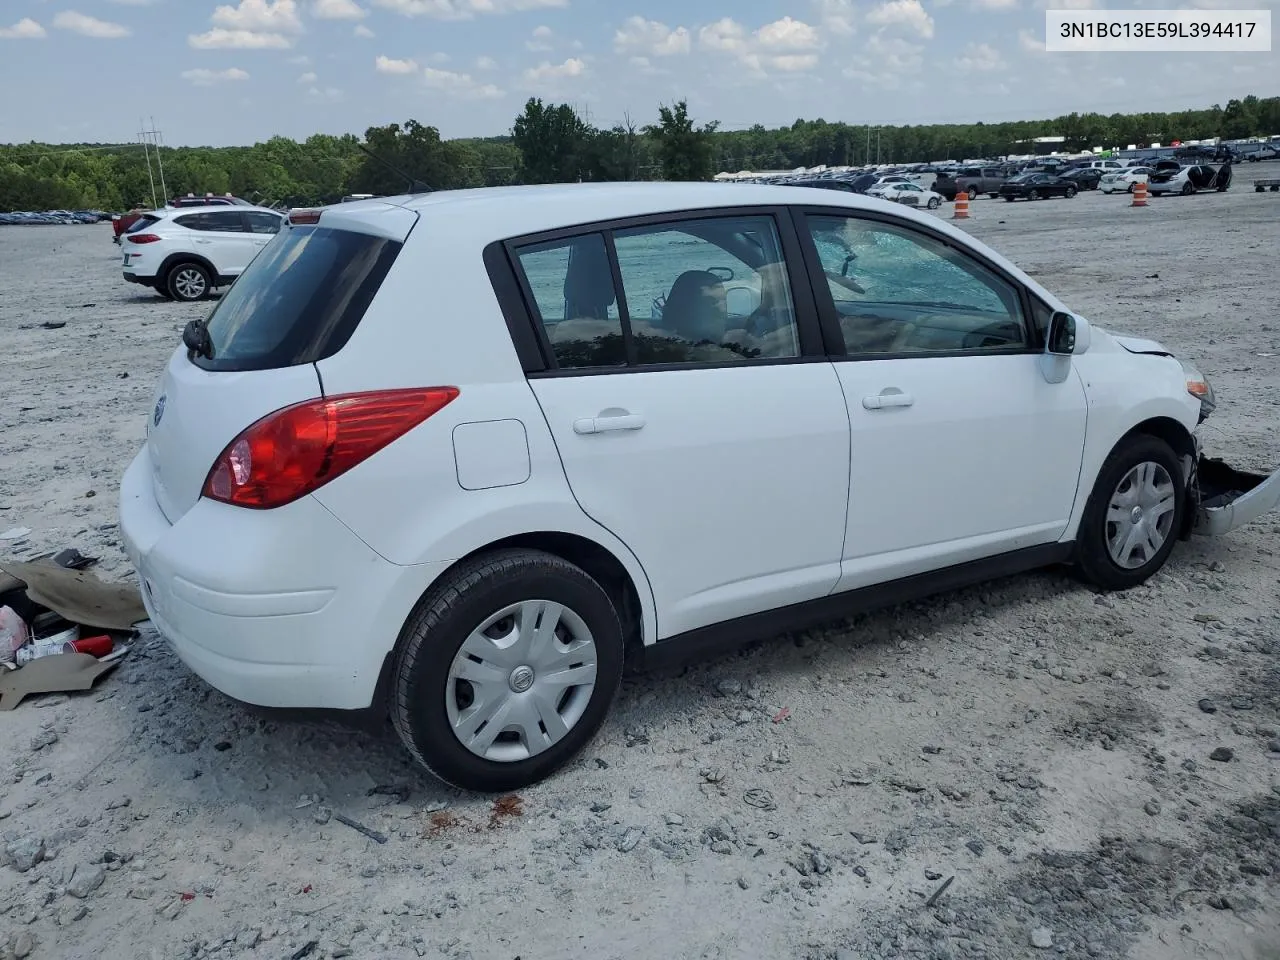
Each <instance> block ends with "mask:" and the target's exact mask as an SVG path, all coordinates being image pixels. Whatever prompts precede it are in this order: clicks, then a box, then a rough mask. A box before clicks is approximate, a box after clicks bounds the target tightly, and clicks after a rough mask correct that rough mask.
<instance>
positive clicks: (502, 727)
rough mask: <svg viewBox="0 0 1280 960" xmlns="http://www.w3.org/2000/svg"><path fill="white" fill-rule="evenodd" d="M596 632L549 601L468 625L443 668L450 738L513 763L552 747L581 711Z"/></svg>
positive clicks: (592, 674) (590, 688)
mask: <svg viewBox="0 0 1280 960" xmlns="http://www.w3.org/2000/svg"><path fill="white" fill-rule="evenodd" d="M596 665H597V653H596V644H595V638H594V637H592V635H591V631H590V630H589V629H588V628H587V625H586V623H585V622H584V621H583V619H582V618H581V617H580V616H579V615H578V614H577V613H575V612H574V611H573V610H572V609H570V608H569V607H566V606H565V605H563V604H560V603H556V602H555V601H552V600H524V601H521V602H520V603H514V604H511V605H510V606H507V607H504V608H503V609H501V610H499V611H497V612H496V613H494V614H492V615H491V616H489V617H487V618H486V619H485V620H484V621H483V622H481V624H480V625H479V626H478V627H476V629H474V630H472V631H471V633H470V634H468V635H467V638H466V639H465V640H463V642H462V646H461V647H460V648H459V649H458V652H457V654H455V656H454V658H453V663H452V664H451V666H450V668H449V675H448V678H447V682H446V684H445V693H444V695H445V713H446V714H447V715H448V718H449V726H450V728H451V729H452V730H453V733H454V736H456V737H457V738H458V741H459V742H460V743H461V744H462V745H463V746H464V747H466V748H467V749H468V750H469V751H471V753H473V754H475V755H476V756H478V757H483V758H484V759H486V760H493V761H496V762H499V763H514V762H517V761H520V760H527V759H528V758H530V757H534V756H537V755H538V754H540V753H542V752H543V751H545V750H548V749H550V748H551V747H553V746H555V745H556V744H557V743H559V742H560V741H561V740H563V739H564V738H565V737H566V736H568V734H569V731H570V730H572V729H573V728H574V727H575V726H576V725H577V724H578V722H579V721H580V720H581V719H582V717H583V715H584V714H585V713H586V710H587V705H588V704H589V703H590V701H591V695H592V693H593V692H594V690H595V684H596Z"/></svg>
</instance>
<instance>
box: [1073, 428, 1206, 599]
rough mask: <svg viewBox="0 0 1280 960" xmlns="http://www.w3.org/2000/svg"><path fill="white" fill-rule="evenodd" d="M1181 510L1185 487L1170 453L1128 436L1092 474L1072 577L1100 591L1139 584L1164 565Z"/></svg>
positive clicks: (1145, 438) (1154, 442)
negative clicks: (1075, 572) (1075, 575)
mask: <svg viewBox="0 0 1280 960" xmlns="http://www.w3.org/2000/svg"><path fill="white" fill-rule="evenodd" d="M1186 510H1187V502H1186V481H1185V480H1184V478H1183V475H1182V465H1181V464H1180V463H1179V462H1178V456H1177V454H1175V453H1174V451H1173V448H1172V447H1170V446H1169V444H1168V443H1166V442H1165V441H1163V440H1161V439H1159V438H1157V437H1152V436H1149V435H1147V434H1135V435H1133V436H1132V437H1130V438H1129V439H1127V440H1125V441H1123V442H1122V443H1121V445H1119V446H1117V447H1116V449H1115V450H1113V451H1111V455H1110V456H1109V457H1107V459H1106V462H1104V463H1103V465H1102V469H1101V470H1099V471H1098V479H1097V481H1096V482H1095V483H1094V487H1093V492H1092V493H1091V494H1090V495H1089V501H1088V503H1087V504H1086V505H1085V508H1084V516H1083V517H1081V519H1080V531H1079V533H1078V534H1077V536H1076V547H1075V562H1076V568H1077V570H1078V572H1079V573H1080V574H1081V576H1082V577H1083V578H1084V579H1085V580H1086V581H1088V582H1089V583H1092V584H1094V585H1095V586H1098V587H1101V588H1102V589H1103V590H1127V589H1129V588H1130V587H1135V586H1137V585H1138V584H1140V583H1143V582H1144V581H1146V580H1147V579H1148V578H1149V577H1151V575H1152V574H1154V573H1155V572H1156V571H1157V570H1159V569H1160V568H1161V567H1163V566H1164V564H1165V561H1166V560H1168V559H1169V554H1171V553H1172V552H1173V547H1174V544H1175V543H1177V540H1178V535H1179V533H1180V531H1181V530H1182V522H1183V517H1184V515H1185V513H1186ZM1130 534H1132V536H1130Z"/></svg>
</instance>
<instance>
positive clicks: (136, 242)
mask: <svg viewBox="0 0 1280 960" xmlns="http://www.w3.org/2000/svg"><path fill="white" fill-rule="evenodd" d="M284 220H285V217H284V214H281V213H277V212H276V211H275V210H270V209H268V208H266V207H251V206H228V205H226V204H221V205H212V204H211V205H208V206H199V207H177V208H170V207H166V208H164V209H162V210H152V211H151V212H150V213H144V214H143V215H142V216H141V217H139V218H138V219H137V220H136V221H135V222H134V223H132V224H131V225H130V226H129V229H128V230H126V231H125V233H124V236H123V238H122V243H121V244H120V246H121V247H122V248H123V255H124V278H125V279H126V280H127V281H129V282H130V283H140V284H142V285H143V286H147V287H152V288H154V289H155V290H156V292H157V293H160V294H162V295H163V296H166V297H169V298H170V299H172V300H203V299H204V298H205V297H207V296H208V295H209V294H210V293H211V292H212V291H213V289H214V288H215V287H225V286H227V285H228V284H230V283H231V282H232V281H233V280H235V278H236V277H237V276H239V275H240V274H241V273H243V272H244V269H245V267H247V266H248V265H249V263H250V261H252V260H253V258H254V257H255V256H257V255H258V252H259V251H260V250H261V249H262V248H263V247H265V246H266V245H267V242H268V241H269V240H270V239H271V238H272V237H274V236H275V235H276V234H277V233H279V232H280V227H281V226H282V225H283V223H284Z"/></svg>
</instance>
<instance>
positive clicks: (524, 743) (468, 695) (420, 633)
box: [391, 549, 623, 792]
mask: <svg viewBox="0 0 1280 960" xmlns="http://www.w3.org/2000/svg"><path fill="white" fill-rule="evenodd" d="M622 666H623V633H622V624H621V622H620V620H619V618H618V612H617V610H615V609H614V605H613V603H612V601H611V600H610V599H609V595H608V594H607V593H606V592H605V591H604V589H603V588H602V587H601V586H600V584H599V583H597V582H596V581H595V580H594V579H593V578H592V577H591V576H590V575H589V574H587V573H586V572H585V571H584V570H582V569H581V568H580V567H577V566H575V565H574V564H571V563H569V562H568V561H566V560H563V559H561V558H560V557H557V556H554V555H553V554H549V553H545V552H543V551H540V550H523V549H516V550H502V551H499V552H495V553H492V554H487V555H482V556H480V557H477V558H475V559H473V560H470V561H465V562H463V563H462V564H460V565H459V566H458V567H457V568H455V569H454V570H453V571H451V572H450V573H448V574H446V575H445V577H444V578H443V579H442V580H441V581H440V583H438V584H436V585H434V586H433V587H432V588H431V589H430V590H429V591H428V592H427V594H426V595H425V596H424V597H423V599H422V601H421V602H420V603H419V605H418V608H417V609H416V610H415V611H414V613H413V614H412V615H411V616H410V618H409V621H408V622H407V623H406V624H405V628H404V630H403V631H402V633H401V639H400V643H399V651H398V653H397V656H396V662H395V674H394V677H395V686H394V690H395V695H394V697H393V700H392V711H391V714H392V722H393V723H394V725H395V728H396V731H397V732H398V733H399V735H400V739H401V740H402V741H403V742H404V745H405V746H406V747H407V748H408V750H409V752H410V753H411V754H412V755H413V756H414V757H415V758H416V759H417V760H418V761H419V762H420V763H421V764H422V765H423V766H425V767H427V768H428V769H429V770H430V771H431V772H432V773H434V774H435V775H436V776H438V777H439V778H440V779H442V780H444V781H446V782H448V783H451V784H453V785H455V786H458V787H462V788H464V789H467V790H477V791H481V792H498V791H507V790H517V789H520V788H522V787H527V786H529V785H530V784H533V783H536V782H538V781H539V780H542V779H544V778H546V777H548V776H550V775H551V774H552V773H554V772H555V771H556V770H558V769H560V768H561V767H562V766H564V765H565V764H566V763H568V762H569V761H570V760H571V759H572V758H573V757H574V756H575V755H576V754H577V753H578V751H579V750H581V749H582V748H583V747H584V746H585V745H586V744H587V743H588V741H590V740H591V738H592V737H593V736H594V735H595V733H596V731H597V730H599V728H600V725H601V724H602V723H603V722H604V719H605V716H606V714H607V713H608V710H609V707H610V705H611V704H612V702H613V699H614V696H615V694H616V693H617V690H618V685H619V683H620V682H621V680H622Z"/></svg>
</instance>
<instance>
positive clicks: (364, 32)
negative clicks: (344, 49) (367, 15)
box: [351, 23, 377, 40]
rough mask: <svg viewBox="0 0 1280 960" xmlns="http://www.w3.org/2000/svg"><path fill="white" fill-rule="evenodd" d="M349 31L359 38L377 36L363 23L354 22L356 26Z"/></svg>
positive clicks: (370, 38) (369, 38) (367, 38)
mask: <svg viewBox="0 0 1280 960" xmlns="http://www.w3.org/2000/svg"><path fill="white" fill-rule="evenodd" d="M351 32H352V33H353V34H354V35H355V36H357V37H359V38H360V39H361V40H372V39H373V38H374V37H376V36H377V34H376V33H374V32H373V31H372V30H370V29H369V28H368V27H366V26H365V25H364V24H363V23H358V24H356V28H355V29H354V30H352V31H351Z"/></svg>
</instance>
